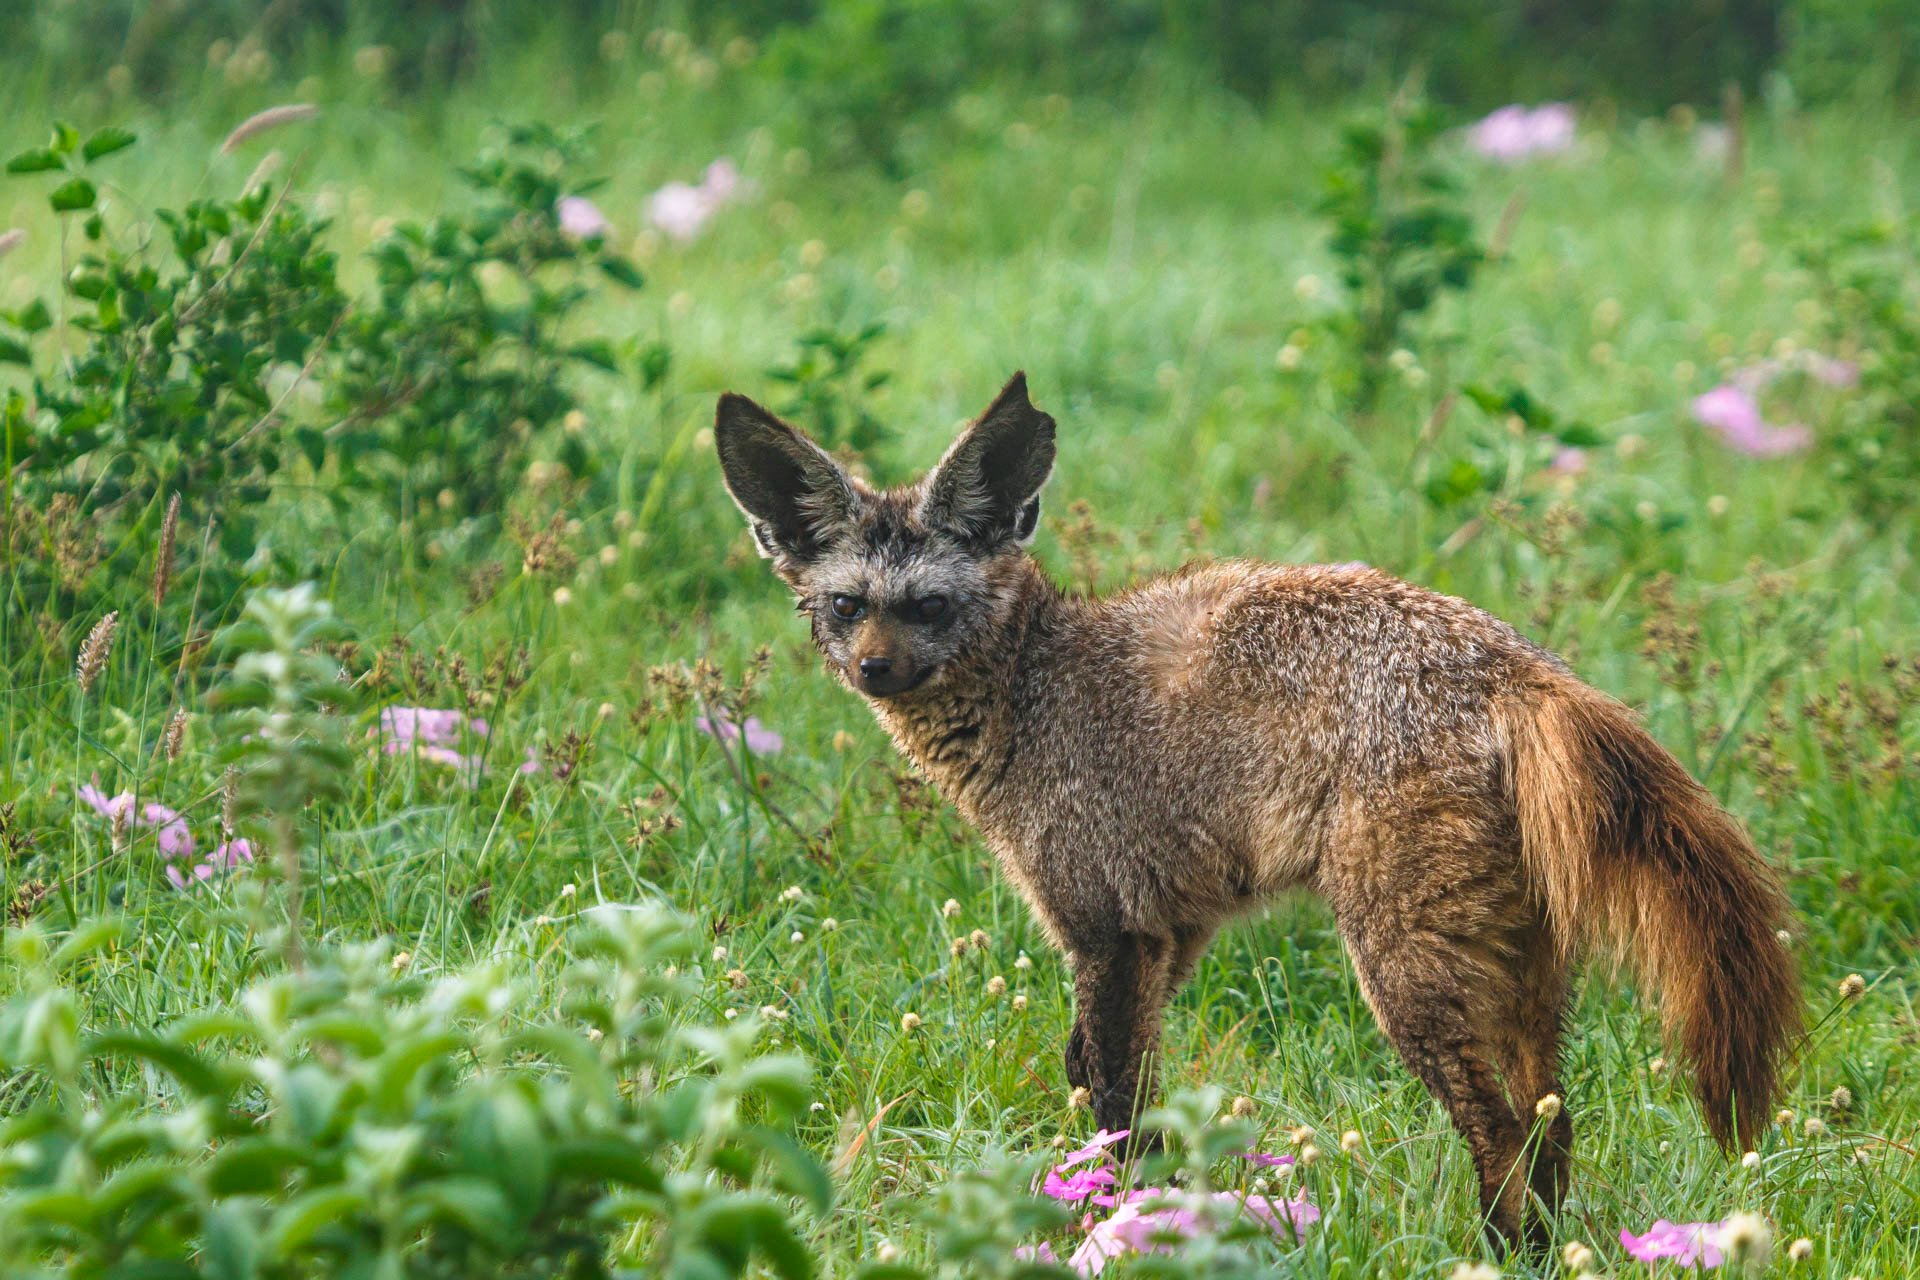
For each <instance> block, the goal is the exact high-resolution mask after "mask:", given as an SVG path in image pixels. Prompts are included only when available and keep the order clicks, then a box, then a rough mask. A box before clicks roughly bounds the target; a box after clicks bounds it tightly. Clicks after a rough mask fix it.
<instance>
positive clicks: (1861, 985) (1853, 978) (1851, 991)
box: [1840, 973, 1867, 1000]
mask: <svg viewBox="0 0 1920 1280" xmlns="http://www.w3.org/2000/svg"><path fill="white" fill-rule="evenodd" d="M1865 994H1867V980H1866V979H1865V978H1863V977H1861V976H1860V975H1859V974H1857V973H1850V974H1848V975H1847V976H1846V977H1844V978H1842V979H1840V998H1841V999H1842V1000H1858V999H1859V998H1860V997H1861V996H1864V995H1865Z"/></svg>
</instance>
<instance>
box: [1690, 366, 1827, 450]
mask: <svg viewBox="0 0 1920 1280" xmlns="http://www.w3.org/2000/svg"><path fill="white" fill-rule="evenodd" d="M1693 416H1694V417H1695V418H1697V419H1699V421H1700V423H1701V425H1702V426H1705V427H1708V428H1710V429H1711V430H1713V431H1714V432H1716V433H1717V434H1718V435H1719V436H1720V438H1721V439H1722V440H1723V441H1725V442H1726V444H1727V446H1728V447H1729V448H1731V449H1733V450H1734V451H1735V452H1736V453H1743V454H1745V455H1746V456H1747V457H1749V458H1778V457H1781V456H1783V455H1785V454H1789V453H1799V452H1800V451H1801V450H1803V449H1805V448H1807V447H1808V446H1809V445H1811V444H1812V443H1813V432H1812V431H1810V430H1808V429H1807V428H1806V427H1805V426H1802V425H1800V424H1798V423H1795V424H1792V425H1790V426H1784V427H1779V426H1775V425H1774V424H1772V423H1770V422H1768V421H1767V420H1766V417H1765V416H1764V415H1763V414H1762V413H1761V412H1760V402H1759V401H1758V400H1756V399H1754V397H1753V393H1752V392H1750V391H1747V390H1744V389H1743V388H1741V387H1738V386H1735V385H1734V384H1733V383H1730V382H1723V383H1721V384H1720V385H1719V386H1717V387H1715V388H1714V389H1713V390H1711V391H1708V392H1705V393H1703V394H1702V395H1699V396H1696V397H1695V398H1694V401H1693Z"/></svg>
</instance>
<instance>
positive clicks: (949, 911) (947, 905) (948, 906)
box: [940, 898, 960, 920]
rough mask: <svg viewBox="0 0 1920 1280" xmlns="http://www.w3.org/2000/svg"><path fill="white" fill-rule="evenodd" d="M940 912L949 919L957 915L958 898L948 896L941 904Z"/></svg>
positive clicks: (958, 912) (958, 911) (958, 908)
mask: <svg viewBox="0 0 1920 1280" xmlns="http://www.w3.org/2000/svg"><path fill="white" fill-rule="evenodd" d="M940 914H941V915H943V916H945V917H946V918H947V919H949V920H952V919H954V918H955V917H957V916H958V915H959V914H960V900H959V899H958V898H948V899H947V900H946V902H944V903H942V904H941V907H940Z"/></svg>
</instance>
